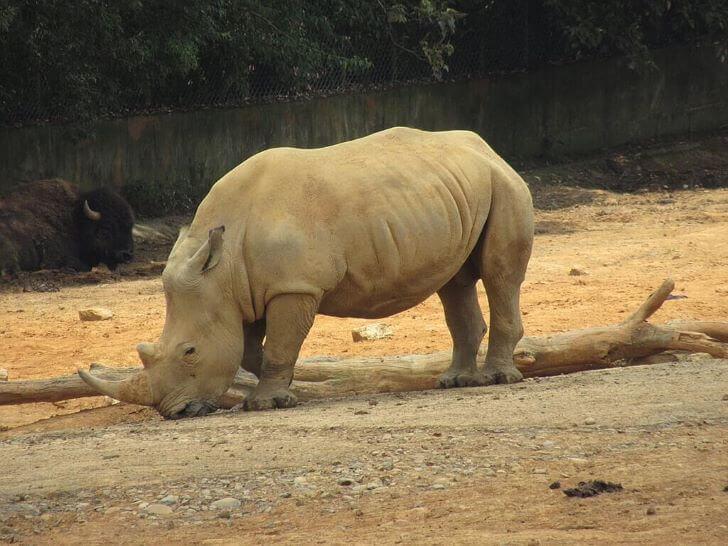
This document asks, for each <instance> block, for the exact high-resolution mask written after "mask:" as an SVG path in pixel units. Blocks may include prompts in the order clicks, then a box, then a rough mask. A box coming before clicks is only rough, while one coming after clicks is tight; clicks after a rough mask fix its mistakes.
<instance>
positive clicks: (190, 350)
mask: <svg viewBox="0 0 728 546" xmlns="http://www.w3.org/2000/svg"><path fill="white" fill-rule="evenodd" d="M193 354H195V348H194V347H190V348H188V349H185V356H189V355H193Z"/></svg>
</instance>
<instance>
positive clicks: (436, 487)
mask: <svg viewBox="0 0 728 546" xmlns="http://www.w3.org/2000/svg"><path fill="white" fill-rule="evenodd" d="M432 488H433V489H445V485H444V484H442V483H435V484H433V485H432Z"/></svg>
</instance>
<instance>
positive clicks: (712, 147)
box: [517, 131, 728, 210]
mask: <svg viewBox="0 0 728 546" xmlns="http://www.w3.org/2000/svg"><path fill="white" fill-rule="evenodd" d="M727 151H728V131H720V132H718V133H713V134H709V135H700V136H696V137H694V138H685V137H683V138H680V139H674V140H671V141H664V140H663V141H653V142H645V143H641V144H631V145H625V146H622V147H619V148H616V149H613V150H610V151H608V152H602V153H600V154H594V155H590V156H587V157H580V158H575V157H571V158H564V160H563V161H562V162H555V163H550V164H544V162H543V161H542V162H541V164H538V163H537V162H529V164H525V165H521V166H520V168H518V169H517V170H519V172H521V174H522V175H523V177H524V179H525V180H526V182H528V184H529V186H530V188H531V193H532V195H533V201H534V205H535V206H536V208H538V209H541V210H556V209H561V208H566V207H572V206H574V205H579V204H586V203H589V202H591V201H593V200H594V199H595V198H596V197H597V195H598V194H595V193H593V192H591V191H589V190H590V189H591V190H594V189H598V190H607V191H613V192H620V193H635V192H655V191H665V190H688V189H695V188H719V187H726V186H728V153H727Z"/></svg>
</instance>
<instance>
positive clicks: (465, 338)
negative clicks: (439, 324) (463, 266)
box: [437, 270, 487, 389]
mask: <svg viewBox="0 0 728 546" xmlns="http://www.w3.org/2000/svg"><path fill="white" fill-rule="evenodd" d="M476 281H477V277H474V276H472V275H469V274H468V273H467V272H466V271H462V270H461V272H460V273H459V274H458V275H457V276H456V277H455V278H453V279H452V280H451V281H450V282H448V283H447V284H446V285H445V286H444V287H443V288H441V289H440V290H439V291H438V293H437V295H438V296H439V297H440V301H441V302H442V306H443V308H444V310H445V322H446V323H447V327H448V330H450V335H451V336H452V340H453V353H452V362H451V364H450V367H449V368H448V369H447V370H446V371H445V373H443V374H442V375H441V376H440V377H439V379H438V381H437V386H438V387H439V388H441V389H449V388H453V387H477V386H479V385H485V382H486V379H485V376H483V374H482V373H481V372H479V371H478V368H477V364H476V358H477V355H478V348H479V347H480V342H481V341H482V340H483V336H484V335H485V332H486V330H487V327H486V325H485V321H484V320H483V312H482V311H481V309H480V305H479V304H478V295H477V291H476V289H475V282H476Z"/></svg>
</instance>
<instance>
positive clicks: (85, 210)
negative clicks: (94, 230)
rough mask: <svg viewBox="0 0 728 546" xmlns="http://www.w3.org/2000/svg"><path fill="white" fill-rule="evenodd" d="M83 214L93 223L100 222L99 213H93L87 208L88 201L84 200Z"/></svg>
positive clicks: (92, 210)
mask: <svg viewBox="0 0 728 546" xmlns="http://www.w3.org/2000/svg"><path fill="white" fill-rule="evenodd" d="M83 213H84V214H85V215H86V218H88V219H89V220H93V221H94V222H98V221H99V220H101V213H100V212H97V211H95V210H94V209H92V208H91V207H90V206H89V204H88V199H84V201H83Z"/></svg>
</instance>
